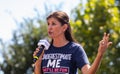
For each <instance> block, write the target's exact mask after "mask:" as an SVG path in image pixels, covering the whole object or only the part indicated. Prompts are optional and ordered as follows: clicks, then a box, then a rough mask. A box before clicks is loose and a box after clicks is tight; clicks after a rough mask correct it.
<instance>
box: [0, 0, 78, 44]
mask: <svg viewBox="0 0 120 74" xmlns="http://www.w3.org/2000/svg"><path fill="white" fill-rule="evenodd" d="M73 2H74V3H73ZM44 3H47V4H49V3H52V4H54V5H58V4H59V3H63V6H64V7H63V11H65V12H66V13H68V14H69V13H70V10H71V9H72V8H73V7H75V6H76V5H77V4H78V3H79V0H74V1H73V0H0V39H2V40H3V41H4V42H6V41H8V40H10V39H11V38H12V32H13V30H15V29H16V27H17V25H16V23H15V21H14V19H16V20H17V21H18V22H21V21H23V17H30V18H32V17H34V14H35V11H34V8H37V9H40V11H42V9H43V8H44ZM71 5H72V6H71Z"/></svg>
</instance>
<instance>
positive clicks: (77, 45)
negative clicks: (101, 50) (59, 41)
mask: <svg viewBox="0 0 120 74" xmlns="http://www.w3.org/2000/svg"><path fill="white" fill-rule="evenodd" d="M71 46H72V47H82V45H81V44H79V43H77V42H71Z"/></svg>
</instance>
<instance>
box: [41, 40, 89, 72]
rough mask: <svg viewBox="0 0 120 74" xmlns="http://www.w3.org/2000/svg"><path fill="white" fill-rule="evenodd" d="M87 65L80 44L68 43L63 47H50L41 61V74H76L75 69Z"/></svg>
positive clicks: (87, 62)
mask: <svg viewBox="0 0 120 74" xmlns="http://www.w3.org/2000/svg"><path fill="white" fill-rule="evenodd" d="M85 64H89V61H88V58H87V55H86V53H85V51H84V49H83V48H82V47H81V45H80V44H78V43H75V42H69V43H68V44H67V45H65V46H63V47H54V46H53V45H51V46H50V47H49V49H48V50H45V53H44V55H43V59H42V65H41V66H42V72H43V74H76V73H77V68H80V69H81V68H82V67H83V66H84V65H85Z"/></svg>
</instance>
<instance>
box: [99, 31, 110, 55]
mask: <svg viewBox="0 0 120 74" xmlns="http://www.w3.org/2000/svg"><path fill="white" fill-rule="evenodd" d="M109 36H110V35H109V34H107V33H104V36H103V39H102V40H101V41H100V42H99V48H98V53H101V54H104V52H105V50H106V49H107V48H108V47H109V46H110V45H111V44H112V42H110V41H109Z"/></svg>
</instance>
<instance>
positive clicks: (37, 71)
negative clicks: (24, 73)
mask: <svg viewBox="0 0 120 74" xmlns="http://www.w3.org/2000/svg"><path fill="white" fill-rule="evenodd" d="M38 52H39V48H36V51H35V52H34V54H33V56H35V55H36V54H37V53H38ZM43 54H44V51H43V52H42V54H41V55H40V57H39V59H38V60H37V61H36V62H35V64H34V73H35V74H42V72H41V63H42V56H43Z"/></svg>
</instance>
